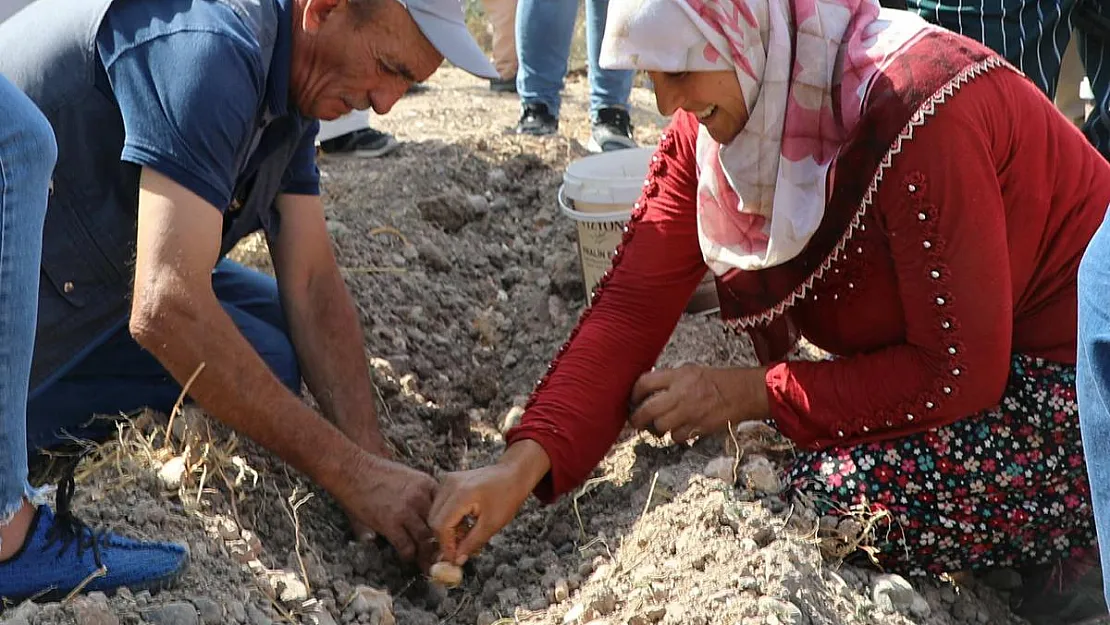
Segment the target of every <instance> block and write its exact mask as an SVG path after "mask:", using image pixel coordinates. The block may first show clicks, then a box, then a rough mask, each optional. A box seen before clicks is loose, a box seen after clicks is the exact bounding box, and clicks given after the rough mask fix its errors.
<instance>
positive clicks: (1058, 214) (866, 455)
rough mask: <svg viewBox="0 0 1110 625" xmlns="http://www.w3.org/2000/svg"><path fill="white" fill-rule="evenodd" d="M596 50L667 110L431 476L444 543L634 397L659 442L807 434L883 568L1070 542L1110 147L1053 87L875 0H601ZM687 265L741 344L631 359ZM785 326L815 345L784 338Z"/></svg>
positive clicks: (589, 445)
mask: <svg viewBox="0 0 1110 625" xmlns="http://www.w3.org/2000/svg"><path fill="white" fill-rule="evenodd" d="M604 57H605V58H604V61H603V62H606V63H607V64H608V65H609V66H610V67H627V68H637V69H645V70H648V71H649V73H650V74H651V77H652V80H653V84H654V88H655V91H656V96H657V100H658V105H659V109H660V111H661V112H663V113H664V114H673V116H674V117H673V120H672V122H671V124H670V126H669V128H668V129H667V130H666V131H665V133H664V135H663V138H662V140H661V141H660V143H659V147H658V150H657V151H656V153H655V156H654V157H653V159H652V164H651V170H650V175H649V177H648V179H647V181H646V182H645V184H644V190H643V195H642V197H641V198H640V200H639V202H638V203H637V204H636V209H635V212H634V213H633V218H632V221H631V223H630V225H629V228H628V231H627V233H626V236H625V239H624V242H623V245H622V246H621V248H620V249H619V250H618V251H617V253H616V255H615V258H614V263H613V267H612V269H611V270H610V272H609V273H608V274H607V277H606V278H605V279H604V280H603V281H602V282H601V284H600V286H599V287H598V289H597V296H596V298H595V299H594V303H593V306H592V307H591V309H590V310H588V311H587V313H586V314H585V315H583V317H582V319H581V322H580V323H579V325H578V327H577V328H576V329H575V331H574V332H573V333H572V335H571V337H570V339H569V341H568V342H567V343H566V345H565V346H564V347H563V348H562V349H560V350H559V352H558V354H557V356H556V357H555V359H554V361H553V362H552V364H551V366H550V367H549V370H548V372H547V375H546V376H545V377H544V379H543V380H542V381H541V382H540V384H539V385H538V386H537V388H536V391H535V393H534V395H533V396H532V398H531V400H530V403H529V404H528V406H527V409H526V412H525V414H524V417H523V420H522V422H521V424H520V425H519V426H518V427H516V428H515V429H513V430H512V431H510V432H509V434H508V437H507V441H508V448H507V450H506V451H505V453H504V454H503V456H502V458H501V459H500V461H499V462H498V463H497V464H496V465H493V466H490V467H485V468H481V469H477V470H474V471H468V472H463V473H455V474H451V475H449V476H447V477H446V478H445V480H444V482H443V485H442V487H441V489H440V491H439V493H438V495H437V500H436V502H435V504H434V505H433V508H432V514H431V519H430V523H431V525H432V527H433V529H435V530H436V531H437V532H438V535H439V538H440V541H441V546H442V549H443V554H444V557H445V558H447V559H450V560H455V561H459V560H463V559H465V557H466V556H467V554H470V553H472V552H473V551H474V550H475V549H476V548H477V547H479V546H480V545H481V544H482V543H484V542H485V541H486V540H487V539H488V538H489V537H490V536H491V535H492V534H493V533H494V532H496V531H497V530H498V529H500V528H501V527H502V526H503V525H504V524H506V523H507V522H508V521H509V520H510V519H511V518H512V516H513V514H514V513H515V512H516V510H517V509H518V507H519V506H520V505H521V503H522V502H523V501H524V500H525V499H526V498H527V496H528V494H529V492H535V494H536V495H537V496H538V497H539V498H540V499H541V500H543V501H545V502H546V501H552V500H553V499H555V498H556V497H558V496H559V495H562V494H564V493H566V492H567V491H569V490H571V489H573V488H575V487H576V486H577V485H579V484H580V483H581V482H582V481H583V480H584V479H585V478H586V477H587V476H588V475H589V473H590V472H591V471H592V470H593V468H594V467H595V466H596V464H597V463H598V462H599V460H600V459H601V458H602V456H603V455H604V454H605V453H606V451H607V450H608V449H609V448H610V446H611V445H612V444H613V442H614V441H615V440H616V438H617V436H618V434H619V432H620V431H621V429H622V427H623V426H624V424H625V423H626V421H628V420H629V419H631V423H632V424H633V425H635V426H637V427H639V428H643V429H647V430H649V431H652V432H654V433H656V434H658V435H662V434H664V433H670V435H671V436H672V437H673V438H674V439H675V440H686V439H688V438H691V437H695V436H699V435H706V434H710V433H713V432H717V431H722V430H724V429H725V428H727V427H728V425H729V424H737V423H739V422H742V421H748V420H770V421H772V422H773V423H774V424H775V425H776V426H777V428H778V429H779V430H780V431H781V432H782V433H783V434H784V435H785V436H787V437H789V438H790V439H791V440H793V441H794V443H795V444H796V445H797V447H798V448H799V449H800V450H804V452H803V453H799V455H798V456H797V459H796V461H795V462H794V463H793V465H792V466H791V468H790V474H789V482H790V484H791V485H792V488H793V489H794V490H795V491H796V492H805V493H808V494H811V495H816V496H817V497H815V498H816V499H819V500H823V501H828V502H831V505H830V504H826V505H830V509H831V507H834V506H836V505H840V506H844V507H847V506H850V505H851V504H853V503H858V502H861V501H864V500H866V501H867V502H869V503H870V504H873V505H878V506H881V507H883V508H885V509H887V510H888V511H889V512H890V513H891V516H892V517H893V519H894V524H893V527H892V531H891V532H890V533H889V534H886V533H884V535H883V537H882V538H883V539H884V541H885V542H883V543H882V544H881V545H878V546H879V547H880V553H879V558H880V560H881V561H882V564H883V565H884V566H885V567H887V568H889V569H894V570H899V571H902V572H907V573H924V572H934V573H940V572H944V571H956V570H967V569H979V568H987V567H1001V566H1008V567H1026V566H1032V565H1040V564H1043V563H1046V562H1050V561H1059V560H1060V559H1064V558H1068V557H1070V556H1072V555H1074V554H1078V553H1087V552H1088V550H1090V549H1091V548H1092V546H1093V544H1094V540H1095V537H1094V529H1093V522H1092V517H1091V508H1090V497H1089V488H1088V484H1087V477H1086V472H1085V467H1084V459H1083V452H1082V443H1081V440H1080V434H1079V426H1078V418H1077V413H1076V407H1075V367H1074V364H1075V351H1076V271H1077V267H1078V264H1079V260H1080V257H1081V255H1082V253H1083V250H1084V247H1085V246H1086V244H1087V242H1088V241H1089V239H1090V238H1091V236H1092V234H1093V233H1094V232H1095V230H1096V229H1097V227H1098V225H1099V223H1100V222H1101V220H1102V218H1103V215H1104V214H1105V212H1106V208H1107V204H1108V203H1110V166H1108V165H1107V163H1106V162H1105V161H1104V160H1103V159H1102V158H1101V157H1100V156H1099V155H1098V153H1097V152H1095V151H1094V149H1092V148H1091V146H1090V145H1089V144H1088V142H1087V141H1086V140H1085V139H1084V137H1083V135H1082V134H1080V132H1079V131H1078V130H1076V129H1075V128H1074V127H1073V126H1072V125H1071V124H1069V123H1068V121H1067V120H1066V119H1064V118H1063V117H1062V116H1061V115H1060V114H1059V113H1058V112H1057V111H1056V110H1055V109H1054V108H1053V105H1052V103H1051V102H1049V101H1048V100H1047V99H1046V98H1045V97H1044V96H1043V95H1042V94H1041V92H1040V91H1038V90H1037V88H1036V87H1035V86H1034V85H1033V84H1032V83H1030V82H1029V81H1028V80H1027V79H1026V78H1025V77H1024V76H1022V75H1021V74H1019V73H1018V72H1017V71H1016V70H1015V69H1014V68H1012V67H1011V66H1009V65H1008V64H1007V63H1006V62H1005V61H1004V60H1002V59H1001V58H999V57H998V56H997V55H995V54H994V53H992V52H991V51H990V50H988V49H987V48H985V47H983V46H981V45H979V44H977V43H975V42H972V41H971V40H969V39H965V38H963V37H960V36H958V35H955V34H952V33H949V32H947V31H943V30H941V29H939V28H936V27H932V26H929V25H927V24H926V23H925V22H923V21H921V20H920V19H919V18H917V17H915V16H913V15H910V14H908V13H905V12H894V11H885V10H884V11H881V12H880V8H879V4H878V2H876V1H875V0H782V1H776V0H640V1H637V0H614V1H613V4H612V5H611V7H610V18H609V27H608V31H607V34H606V40H605V51H604ZM706 267H708V268H709V269H711V270H712V271H713V272H714V273H715V275H716V277H717V288H718V293H719V297H720V301H721V307H722V314H723V316H724V318H725V319H726V320H727V322H728V323H729V324H730V325H731V326H732V327H733V328H734V329H736V330H737V331H745V332H748V333H749V334H750V335H751V336H752V338H753V340H754V343H755V345H756V347H757V351H758V353H759V356H760V359H761V361H762V363H763V364H762V366H759V367H736V368H708V367H695V366H686V367H682V368H679V369H674V370H661V371H652V370H651V368H652V364H653V363H654V362H655V360H656V358H657V357H658V355H659V353H660V351H661V350H662V348H663V346H664V344H665V343H666V342H667V339H668V337H669V335H670V333H671V332H672V330H673V329H674V327H675V324H676V323H677V321H678V320H679V317H680V315H681V314H682V311H683V307H684V305H685V303H686V301H687V299H688V298H689V296H690V294H691V293H692V292H693V290H694V288H695V287H696V286H697V284H698V282H699V279H700V278H701V276H702V275H703V273H704V272H705V270H706ZM798 337H805V338H806V339H808V340H809V341H810V342H812V343H814V344H815V345H817V346H818V347H821V348H823V349H824V350H826V351H828V352H830V353H832V354H834V355H835V356H836V357H835V358H833V359H831V360H828V361H824V362H787V361H785V360H784V359H783V358H784V356H785V354H786V353H787V351H788V350H789V348H790V347H792V346H793V344H794V342H795V341H796V340H797V338H798ZM630 401H631V403H632V405H633V406H636V408H635V409H634V410H633V411H632V414H631V416H629V411H628V406H629V402H630ZM466 515H471V516H473V517H475V518H476V525H475V526H474V527H473V528H472V529H471V530H470V531H469V533H468V534H467V535H466V536H465V537H463V538H461V539H458V540H457V539H456V538H455V534H454V530H455V527H456V526H457V525H458V524H459V522H460V520H461V519H462V518H463V517H464V516H466Z"/></svg>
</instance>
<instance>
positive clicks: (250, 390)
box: [131, 289, 362, 499]
mask: <svg viewBox="0 0 1110 625" xmlns="http://www.w3.org/2000/svg"><path fill="white" fill-rule="evenodd" d="M174 290H175V291H178V292H181V291H179V290H177V289H174ZM150 301H151V302H152V309H150V310H144V309H142V307H138V308H137V309H136V310H135V311H134V312H133V314H132V324H131V330H132V334H134V335H135V338H136V340H138V341H139V343H140V344H141V345H143V347H145V348H146V349H147V350H148V351H150V352H151V353H152V354H154V356H155V357H156V358H157V359H158V360H159V362H161V363H162V365H163V366H165V367H166V369H167V370H168V371H169V372H170V373H171V374H172V375H173V376H174V378H175V379H176V380H178V382H180V383H182V384H184V383H185V382H186V381H187V380H188V379H189V378H190V377H191V376H192V375H193V374H194V372H196V370H197V368H198V367H199V366H200V365H201V363H203V364H204V369H203V371H202V372H201V373H200V375H199V376H197V378H196V379H195V380H194V381H193V383H192V385H191V386H190V387H189V389H188V391H189V395H190V396H191V397H192V398H194V399H195V400H196V401H197V403H199V404H200V406H201V407H202V408H204V409H205V411H207V412H208V413H209V414H211V415H212V416H213V417H215V418H217V419H219V420H220V421H222V422H224V423H226V424H227V425H229V426H230V427H232V428H234V429H235V430H236V431H238V432H240V433H242V434H243V435H245V436H248V437H250V438H251V439H253V440H255V441H257V442H258V443H259V444H261V445H262V446H264V447H265V448H267V449H269V450H270V451H272V452H273V453H275V454H277V455H278V456H279V457H281V458H282V459H283V460H285V461H286V462H288V463H289V464H291V465H292V466H293V467H295V468H296V469H298V470H300V471H302V472H303V473H305V474H306V475H308V476H309V477H311V478H312V479H313V480H314V481H315V482H316V483H318V484H319V485H320V486H322V487H323V488H325V489H326V490H328V491H329V492H331V493H332V494H333V495H335V496H337V497H338V498H340V499H342V490H343V488H345V483H346V481H347V480H346V479H345V473H346V470H347V468H349V467H350V466H353V465H354V464H356V463H357V462H359V461H360V456H361V455H362V454H361V450H360V449H359V448H358V447H357V446H356V445H355V444H354V443H352V442H351V440H350V439H348V437H347V436H345V435H344V434H343V433H342V432H340V431H338V430H337V429H336V427H335V426H334V425H332V424H331V423H329V422H328V421H327V420H325V419H324V418H322V417H321V416H320V415H319V414H317V413H316V412H315V411H313V410H312V409H311V408H309V407H308V406H307V405H305V403H304V402H303V401H301V400H300V398H298V397H297V396H296V395H294V394H293V393H291V392H290V391H289V390H288V389H287V388H286V387H285V385H283V384H282V383H281V381H279V380H278V379H277V377H276V376H275V375H274V374H273V373H272V372H271V371H270V369H269V367H268V366H267V365H266V363H265V362H264V361H263V360H262V358H261V357H260V356H259V355H258V354H257V353H256V352H255V351H254V349H253V348H252V347H251V345H250V343H249V342H248V341H247V340H246V338H245V337H243V335H242V333H240V332H239V329H238V328H237V327H236V326H235V323H234V322H233V321H232V320H231V318H230V317H229V316H228V315H227V313H226V312H224V309H223V307H222V306H220V304H219V302H218V300H217V299H216V297H215V295H214V294H213V293H212V292H211V291H208V292H206V293H191V294H189V295H188V296H185V295H165V296H160V297H156V298H153V299H152V300H150Z"/></svg>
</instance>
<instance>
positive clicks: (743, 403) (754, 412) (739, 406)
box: [715, 367, 771, 425]
mask: <svg viewBox="0 0 1110 625" xmlns="http://www.w3.org/2000/svg"><path fill="white" fill-rule="evenodd" d="M715 371H716V372H717V375H718V382H717V388H718V390H719V391H720V392H721V393H722V395H724V397H725V404H726V410H727V412H728V414H729V415H730V416H729V418H728V420H729V421H730V422H732V423H733V425H736V424H737V423H741V422H743V421H762V420H766V419H769V418H770V417H771V408H770V403H769V402H768V399H767V381H766V380H767V369H766V367H730V368H727V369H716V370H715Z"/></svg>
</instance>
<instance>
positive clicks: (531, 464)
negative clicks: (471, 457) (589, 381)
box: [428, 439, 551, 566]
mask: <svg viewBox="0 0 1110 625" xmlns="http://www.w3.org/2000/svg"><path fill="white" fill-rule="evenodd" d="M550 468H551V461H550V459H549V458H548V457H547V453H546V452H545V451H544V450H543V447H540V445H539V444H538V443H536V442H535V441H531V440H527V439H526V440H522V441H519V442H517V443H513V444H512V445H510V446H509V448H508V449H507V450H506V451H505V453H504V454H503V455H502V456H501V460H499V461H498V463H497V464H495V465H492V466H488V467H483V468H481V469H474V470H472V471H460V472H457V473H448V474H447V475H446V476H444V477H443V479H442V480H441V482H440V485H439V488H438V489H437V490H436V496H435V501H434V502H433V503H432V508H431V512H429V513H428V525H429V526H431V528H432V531H433V532H435V534H436V537H437V538H438V540H439V547H440V550H441V551H440V560H441V561H445V562H451V563H454V564H457V565H459V566H462V564H463V563H465V562H466V559H467V558H468V557H470V556H471V555H472V554H473V553H475V552H477V551H478V550H479V549H481V548H482V545H485V544H486V542H487V541H488V540H489V539H490V538H491V537H492V536H493V535H494V534H496V533H497V532H498V531H500V530H501V528H502V527H505V525H507V524H508V523H509V521H511V520H512V519H513V516H514V515H516V512H517V510H519V509H520V506H521V505H523V504H524V500H525V499H527V498H528V494H529V493H531V492H532V489H534V488H535V487H536V484H538V483H539V481H540V480H541V479H543V476H545V475H547V472H548V470H550ZM470 523H473V525H470Z"/></svg>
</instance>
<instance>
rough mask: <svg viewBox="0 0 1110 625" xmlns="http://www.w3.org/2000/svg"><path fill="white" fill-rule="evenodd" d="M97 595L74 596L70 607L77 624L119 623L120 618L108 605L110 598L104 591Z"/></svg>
mask: <svg viewBox="0 0 1110 625" xmlns="http://www.w3.org/2000/svg"><path fill="white" fill-rule="evenodd" d="M94 594H95V595H97V596H92V595H89V596H77V597H74V598H73V603H72V604H70V609H71V610H73V620H74V621H76V622H77V625H119V618H118V617H117V616H116V615H115V614H113V613H112V609H111V608H109V607H108V598H107V597H106V596H104V594H103V593H94Z"/></svg>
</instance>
